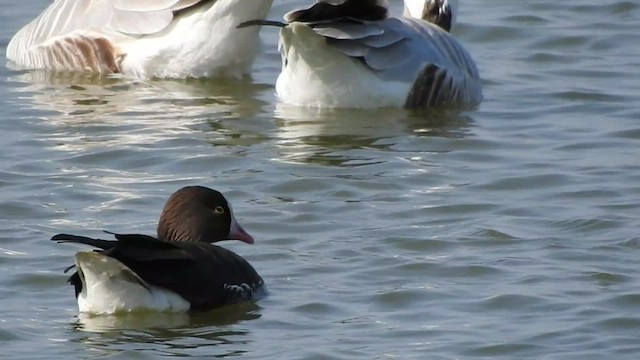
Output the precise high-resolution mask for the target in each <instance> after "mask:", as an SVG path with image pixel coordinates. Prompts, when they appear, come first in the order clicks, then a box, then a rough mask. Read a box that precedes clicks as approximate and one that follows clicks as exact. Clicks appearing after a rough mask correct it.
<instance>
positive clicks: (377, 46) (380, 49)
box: [311, 18, 481, 107]
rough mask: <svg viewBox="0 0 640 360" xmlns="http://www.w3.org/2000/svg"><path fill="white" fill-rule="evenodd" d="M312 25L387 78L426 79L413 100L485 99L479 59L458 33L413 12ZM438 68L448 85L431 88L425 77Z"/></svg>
mask: <svg viewBox="0 0 640 360" xmlns="http://www.w3.org/2000/svg"><path fill="white" fill-rule="evenodd" d="M311 26H312V27H313V29H314V31H315V32H316V33H318V34H319V35H322V36H323V37H325V38H326V41H327V44H328V45H329V46H331V47H333V48H335V49H336V50H338V51H340V52H342V53H343V54H345V55H347V56H349V57H352V58H354V60H356V61H361V62H362V63H363V64H364V65H366V66H367V67H369V68H370V69H371V70H372V71H373V72H374V73H376V74H377V75H378V76H380V77H381V78H383V79H386V80H390V81H391V80H393V81H402V82H414V83H415V84H418V83H420V84H421V86H422V87H423V89H422V90H421V91H414V92H412V94H411V95H410V96H414V97H415V98H414V99H408V102H415V103H428V105H435V104H439V103H446V102H472V101H479V98H480V97H481V91H479V75H478V70H477V67H476V65H475V62H474V61H473V59H472V58H471V56H470V55H469V53H468V52H467V51H466V50H465V49H464V48H463V47H462V45H461V44H460V43H459V42H458V41H457V40H456V39H455V38H454V37H453V36H452V35H450V34H449V33H447V32H446V31H444V30H442V29H440V28H439V27H437V26H436V25H433V24H430V23H427V22H425V21H422V20H416V19H408V18H402V19H400V18H388V19H384V20H380V21H364V20H357V19H348V18H347V19H344V18H343V19H337V20H335V21H332V22H322V23H317V24H312V25H311ZM427 67H428V70H427ZM434 69H435V70H434ZM436 70H437V74H436V75H437V76H436V78H437V79H436V80H437V86H438V87H441V88H442V90H440V89H430V90H431V91H433V92H432V93H430V92H429V91H426V90H424V87H425V86H426V84H425V82H427V81H429V82H430V83H431V82H432V80H433V77H434V74H433V73H434V72H436ZM438 84H439V85H438ZM434 86H436V85H434ZM444 90H446V91H444ZM447 91H448V95H445V94H446V93H447ZM436 92H437V93H439V95H438V94H437V93H436ZM438 96H439V97H438ZM426 97H430V98H428V99H427V98H426ZM407 105H411V104H409V103H408V104H407ZM411 107H413V106H411Z"/></svg>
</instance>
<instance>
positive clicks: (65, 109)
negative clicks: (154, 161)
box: [7, 70, 272, 150]
mask: <svg viewBox="0 0 640 360" xmlns="http://www.w3.org/2000/svg"><path fill="white" fill-rule="evenodd" d="M7 83H8V84H9V85H10V86H9V87H8V89H9V91H10V92H12V93H13V94H14V95H15V100H14V101H15V102H16V103H17V106H18V107H22V108H23V109H24V108H26V109H28V110H38V112H36V113H32V114H34V115H36V116H37V117H38V118H40V119H42V120H43V125H45V126H50V127H53V129H51V131H48V132H49V133H57V135H58V136H54V138H53V140H54V141H57V142H58V143H65V144H77V145H78V147H80V148H82V147H83V146H91V145H98V146H101V145H105V143H104V138H101V137H99V136H97V137H94V135H104V133H105V132H107V133H113V134H114V136H113V137H112V138H111V139H110V143H109V145H126V144H130V143H132V142H134V143H140V142H144V143H149V142H155V141H157V138H160V139H164V138H166V137H167V136H171V137H173V135H175V134H176V133H177V132H178V133H180V134H182V133H184V131H185V130H192V131H200V129H198V128H197V127H198V125H199V124H203V123H206V122H207V121H209V120H210V119H216V120H217V119H229V118H233V119H243V118H248V117H253V116H255V115H256V113H259V112H261V111H262V108H263V107H265V106H267V105H268V101H266V100H264V99H262V98H261V97H264V94H265V93H267V94H270V93H271V91H272V90H271V87H270V86H267V85H263V84H256V83H254V82H252V80H251V79H250V78H246V79H243V80H231V79H187V80H149V81H142V80H132V79H129V78H124V77H117V76H109V77H105V76H102V77H101V76H97V75H92V74H85V73H62V72H53V71H43V70H40V71H22V72H13V73H11V75H10V76H9V77H8V79H7ZM42 111H44V113H42ZM97 127H98V129H96V128H97ZM132 128H133V129H134V130H136V129H139V130H140V131H139V133H138V134H137V136H135V137H131V136H120V135H119V134H122V133H131V132H132ZM105 130H106V131H105ZM143 130H144V131H143ZM134 132H135V131H134ZM116 134H118V136H116ZM64 150H68V149H66V148H65V149H64Z"/></svg>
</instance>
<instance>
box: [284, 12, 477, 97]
mask: <svg viewBox="0 0 640 360" xmlns="http://www.w3.org/2000/svg"><path fill="white" fill-rule="evenodd" d="M322 3H323V2H318V3H316V5H314V7H312V8H309V9H306V10H300V11H294V12H291V13H289V14H287V15H286V16H285V20H287V21H288V24H286V26H284V27H283V28H282V30H281V32H280V44H279V46H280V51H281V53H282V59H283V65H282V71H281V73H280V75H279V77H278V80H277V83H276V92H277V95H278V97H279V98H280V100H282V101H283V102H285V103H288V104H292V105H298V106H307V107H328V108H377V107H399V106H405V107H409V108H424V107H432V106H438V105H443V104H473V103H477V102H479V101H480V100H481V99H482V88H481V84H480V78H479V74H478V70H477V68H476V65H475V63H474V61H473V59H472V58H471V56H470V55H469V53H468V52H467V51H466V50H465V49H464V48H463V47H462V45H461V44H460V43H459V42H458V41H457V40H456V39H455V38H454V37H453V36H452V35H451V34H449V32H448V31H447V30H448V28H447V27H445V28H447V30H444V29H443V28H441V26H443V25H440V26H438V25H436V24H433V23H430V22H427V21H425V20H422V19H416V18H412V17H409V16H408V15H416V14H419V16H421V17H422V18H429V19H436V20H440V21H442V22H443V23H445V24H446V25H447V26H448V27H449V28H450V26H451V25H453V21H455V11H456V9H457V6H456V5H457V3H456V1H452V0H407V1H406V2H405V14H406V15H407V16H403V17H396V18H391V17H386V16H383V17H380V18H376V19H371V17H373V16H378V15H376V14H377V13H379V11H380V9H381V8H384V7H386V2H384V1H380V0H378V1H373V0H369V1H367V0H359V1H358V0H344V1H333V2H332V4H334V5H335V6H336V7H335V10H334V8H332V7H330V5H328V4H323V5H324V6H325V7H324V8H323V9H320V8H319V6H322V5H320V4H322ZM336 4H337V5H336ZM340 7H343V8H344V9H345V10H344V11H343V10H341V8H340ZM367 7H368V8H369V9H368V10H367ZM314 8H315V10H314ZM354 9H361V10H363V11H362V13H354V11H359V10H354ZM342 12H344V13H342ZM433 21H435V20H433Z"/></svg>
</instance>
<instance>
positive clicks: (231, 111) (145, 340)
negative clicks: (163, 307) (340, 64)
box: [0, 0, 640, 359]
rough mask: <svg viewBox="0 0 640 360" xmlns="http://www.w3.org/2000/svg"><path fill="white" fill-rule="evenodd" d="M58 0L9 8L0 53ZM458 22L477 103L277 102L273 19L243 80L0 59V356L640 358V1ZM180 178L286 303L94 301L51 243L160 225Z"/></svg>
mask: <svg viewBox="0 0 640 360" xmlns="http://www.w3.org/2000/svg"><path fill="white" fill-rule="evenodd" d="M47 3H48V1H47V0H37V1H36V0H34V1H30V2H28V5H27V3H26V2H11V3H7V4H4V5H3V6H2V9H3V10H2V13H0V47H1V49H0V52H1V53H2V54H3V56H4V52H5V49H6V45H7V43H8V41H9V39H10V37H11V35H12V34H13V33H14V32H15V31H16V30H17V29H18V28H19V27H20V26H22V25H23V24H24V23H25V22H27V21H28V20H29V19H31V18H32V17H34V16H35V15H36V14H37V13H38V12H40V11H41V10H42V9H43V8H44V6H45V5H46V4H47ZM276 3H277V4H276V5H275V6H274V8H273V10H272V17H273V18H278V17H280V16H281V15H282V14H283V13H284V12H285V11H286V10H287V9H290V8H292V7H294V6H300V5H303V4H306V3H308V1H302V0H295V1H294V0H286V1H284V0H283V1H277V2H276ZM392 4H393V7H394V9H395V10H399V9H400V2H399V1H392ZM459 19H460V21H461V22H462V24H461V25H460V26H459V27H458V29H457V30H456V32H455V33H456V35H457V36H458V37H459V38H461V39H462V41H463V42H464V44H465V45H466V47H467V48H468V50H469V51H470V52H471V54H473V56H474V57H475V59H476V60H477V62H478V65H479V68H480V71H481V75H482V77H483V79H484V94H485V100H484V101H483V103H482V104H481V105H480V106H479V107H478V108H477V109H472V110H466V111H462V110H455V109H449V110H441V111H436V112H431V113H427V114H415V113H408V112H405V111H403V110H379V111H332V112H318V111H312V110H305V109H298V108H292V107H287V106H284V105H282V104H279V103H278V102H277V101H276V99H275V98H274V95H273V93H274V87H273V84H274V82H275V78H276V76H277V73H278V70H279V66H280V59H279V55H278V54H277V52H276V48H275V45H276V37H277V33H276V31H275V30H274V29H265V31H264V32H263V34H262V36H263V39H264V41H265V43H266V44H265V48H264V52H263V54H262V55H261V56H260V57H259V58H258V60H257V63H256V66H255V69H254V72H253V76H252V78H251V79H246V80H244V81H149V82H143V81H132V80H127V79H107V80H105V79H96V78H91V77H86V76H75V77H72V76H60V75H51V74H48V73H44V72H16V71H13V70H9V69H7V68H4V67H2V68H0V77H1V79H0V81H1V86H0V103H1V104H2V105H1V107H0V109H1V110H0V128H1V131H2V135H3V136H2V137H1V138H0V142H1V143H2V149H3V151H2V153H1V154H0V189H1V190H2V191H1V192H0V215H1V220H0V268H1V269H2V276H1V277H0V324H1V325H0V343H2V348H3V350H2V353H3V354H4V355H2V356H6V357H7V358H14V359H36V358H46V359H66V358H94V357H95V358H99V357H112V358H131V359H151V358H156V357H158V356H186V357H205V356H207V357H214V356H215V357H226V356H239V357H241V358H251V359H374V358H390V359H393V358H398V359H425V358H429V359H468V358H478V357H481V358H509V359H524V358H531V359H602V358H604V357H611V358H614V359H637V358H638V357H639V356H640V342H639V341H638V334H639V333H640V332H639V331H640V290H639V289H640V280H639V273H638V272H639V270H638V258H639V257H640V235H639V234H640V226H639V219H640V204H639V199H640V197H639V195H640V185H639V184H640V156H639V153H640V151H639V150H638V149H639V141H640V123H639V122H638V120H639V119H640V98H639V97H640V95H639V94H640V81H639V80H638V74H639V73H640V61H638V59H639V58H640V42H638V36H637V31H638V26H637V24H638V19H640V5H639V4H638V3H637V2H636V1H612V2H608V3H603V2H596V1H582V0H567V1H562V2H557V1H551V0H541V1H535V2H533V1H532V2H524V1H506V0H502V1H488V0H479V1H462V2H461V14H460V17H459ZM1 62H2V63H4V62H5V59H4V58H3V59H2V61H1ZM187 184H202V185H206V186H211V187H214V188H217V189H219V190H221V191H223V192H225V193H226V194H227V195H228V197H229V198H230V199H231V201H232V203H233V204H234V210H235V212H236V215H237V216H238V218H239V220H240V221H241V222H242V223H243V225H244V227H245V228H246V229H247V230H248V231H249V232H251V233H252V234H253V235H254V237H255V238H256V244H255V245H254V246H246V245H244V244H241V243H233V242H230V243H228V244H225V246H227V247H229V248H231V249H233V250H234V251H236V252H238V253H240V254H242V255H243V256H245V257H246V258H247V259H248V260H249V261H250V262H251V263H252V264H253V265H254V266H255V267H256V269H257V270H258V271H259V272H260V273H261V274H262V276H263V277H264V278H265V280H266V282H267V284H268V286H269V289H270V291H271V295H270V296H269V297H267V298H266V299H264V300H262V301H260V302H259V303H258V304H256V305H254V304H243V305H240V306H235V307H229V308H224V309H220V310H217V311H213V312H211V313H207V314H200V315H194V316H188V315H177V314H174V315H169V314H160V315H158V314H147V315H144V314H142V315H136V316H129V317H98V318H91V317H86V316H78V314H77V308H76V304H75V300H74V298H73V291H72V289H71V287H69V286H68V285H67V284H65V280H66V276H65V275H64V274H63V273H62V269H64V268H65V267H66V266H67V265H69V264H70V263H71V261H72V257H73V254H74V252H75V251H77V250H78V249H80V248H79V247H74V246H71V245H67V246H65V245H58V244H54V243H52V242H50V241H48V239H49V237H50V236H51V235H52V234H54V233H58V232H72V233H78V234H84V235H88V236H99V235H101V234H100V231H101V230H102V229H109V230H112V231H131V232H144V233H149V234H153V233H154V231H155V222H156V220H157V218H158V216H159V212H160V210H161V208H162V205H163V204H164V201H165V200H166V198H167V197H168V196H169V194H170V193H171V192H173V191H174V190H176V189H177V188H179V187H181V186H183V185H187Z"/></svg>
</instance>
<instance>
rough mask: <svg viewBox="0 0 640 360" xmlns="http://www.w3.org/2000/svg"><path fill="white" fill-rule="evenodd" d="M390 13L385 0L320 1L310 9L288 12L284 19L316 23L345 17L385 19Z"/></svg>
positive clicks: (371, 19)
mask: <svg viewBox="0 0 640 360" xmlns="http://www.w3.org/2000/svg"><path fill="white" fill-rule="evenodd" d="M388 13H389V10H388V9H387V7H386V6H385V1H381V0H344V1H343V2H341V3H340V2H335V1H334V2H332V3H330V2H326V1H320V2H318V3H316V4H314V5H313V6H312V7H310V8H308V9H303V10H296V11H292V12H289V13H287V14H286V15H285V16H284V19H285V21H287V22H289V23H291V22H295V21H298V22H307V23H314V22H323V21H328V20H336V19H344V18H352V19H358V20H367V21H375V20H383V19H385V18H386V17H387V15H388Z"/></svg>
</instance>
